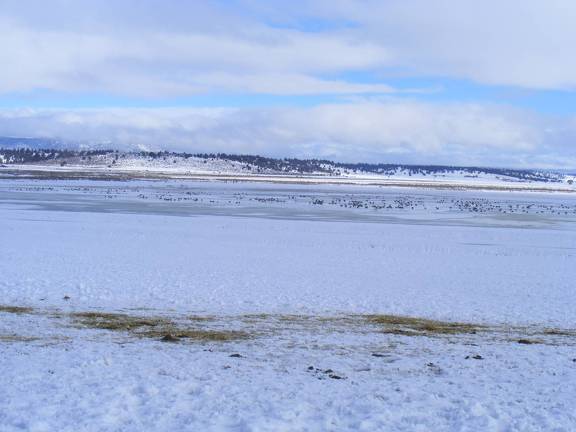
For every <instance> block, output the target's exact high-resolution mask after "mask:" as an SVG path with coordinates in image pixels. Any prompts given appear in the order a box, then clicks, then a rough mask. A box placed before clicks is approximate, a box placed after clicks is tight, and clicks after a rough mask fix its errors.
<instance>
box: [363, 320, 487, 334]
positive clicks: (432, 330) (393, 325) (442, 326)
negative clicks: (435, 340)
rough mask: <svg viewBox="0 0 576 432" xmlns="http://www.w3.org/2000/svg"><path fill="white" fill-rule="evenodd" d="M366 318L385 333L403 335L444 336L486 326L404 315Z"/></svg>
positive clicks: (470, 331)
mask: <svg viewBox="0 0 576 432" xmlns="http://www.w3.org/2000/svg"><path fill="white" fill-rule="evenodd" d="M365 318H366V319H367V320H368V321H369V322H371V323H373V324H376V325H378V326H380V328H381V331H382V332H383V333H389V334H397V335H403V336H442V335H457V334H476V333H478V332H481V331H483V330H486V327H484V326H481V325H476V324H469V323H461V322H450V321H438V320H431V319H426V318H415V317H408V316H402V315H366V316H365Z"/></svg>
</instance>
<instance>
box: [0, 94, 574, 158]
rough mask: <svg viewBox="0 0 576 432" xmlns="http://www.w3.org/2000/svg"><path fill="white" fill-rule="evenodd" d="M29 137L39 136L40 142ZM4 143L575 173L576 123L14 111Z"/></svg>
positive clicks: (452, 111) (385, 114) (370, 115)
mask: <svg viewBox="0 0 576 432" xmlns="http://www.w3.org/2000/svg"><path fill="white" fill-rule="evenodd" d="M30 131H34V132H33V134H31V133H30ZM0 135H4V136H6V135H8V136H31V135H33V136H35V137H53V138H61V139H67V140H73V141H80V142H92V143H94V142H97V143H102V142H111V143H115V144H116V145H119V146H121V147H124V148H138V147H140V148H149V149H171V150H180V151H189V152H229V153H258V154H264V155H270V156H278V157H285V156H294V157H307V158H308V157H319V158H333V159H336V160H345V161H374V162H397V161H404V162H413V163H454V164H456V163H458V164H466V165H504V166H555V167H570V166H572V167H573V166H574V165H576V151H575V149H573V148H570V147H568V146H566V145H564V143H565V142H566V141H567V140H571V139H574V138H576V120H575V119H571V118H567V119H561V118H545V117H540V116H535V115H534V114H530V113H527V112H523V111H518V110H516V109H513V108H510V107H503V106H493V105H478V104H426V103H419V102H415V101H410V102H406V101H398V100H389V101H387V102H378V103H374V102H356V103H348V104H329V105H321V106H317V107H312V108H277V109H242V110H240V109H229V108H227V109H216V108H213V109H180V108H173V109H171V108H161V109H111V110H110V109H106V110H5V111H1V112H0Z"/></svg>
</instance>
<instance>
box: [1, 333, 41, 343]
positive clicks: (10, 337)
mask: <svg viewBox="0 0 576 432" xmlns="http://www.w3.org/2000/svg"><path fill="white" fill-rule="evenodd" d="M37 340H40V338H38V337H32V336H22V335H17V334H0V342H35V341H37Z"/></svg>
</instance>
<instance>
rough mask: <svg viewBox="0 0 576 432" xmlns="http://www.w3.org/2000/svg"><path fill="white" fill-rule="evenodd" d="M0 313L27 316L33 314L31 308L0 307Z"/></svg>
mask: <svg viewBox="0 0 576 432" xmlns="http://www.w3.org/2000/svg"><path fill="white" fill-rule="evenodd" d="M0 312H5V313H13V314H29V313H32V312H34V309H32V308H31V307H24V306H7V305H0Z"/></svg>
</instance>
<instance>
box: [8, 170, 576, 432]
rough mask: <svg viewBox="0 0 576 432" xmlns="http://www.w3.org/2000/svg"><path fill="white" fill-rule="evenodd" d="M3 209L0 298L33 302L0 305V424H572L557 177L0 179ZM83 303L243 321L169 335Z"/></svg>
mask: <svg viewBox="0 0 576 432" xmlns="http://www.w3.org/2000/svg"><path fill="white" fill-rule="evenodd" d="M320 202H321V203H320ZM0 221H1V223H0V275H1V276H0V298H1V300H0V305H3V306H19V307H30V308H32V310H31V311H28V312H23V313H14V312H7V311H5V312H3V311H2V310H1V308H0V358H1V359H2V361H1V362H0V430H2V431H22V430H25V431H28V430H29V431H53V430H58V431H78V430H83V431H142V430H150V431H174V430H178V431H197V430H209V431H210V430H214V431H220V430H238V431H278V430H290V431H299V430H301V431H308V430H334V431H342V430H367V431H374V430H385V431H388V430H394V431H395V430H398V431H404V430H405V431H414V430H422V431H428V430H435V431H443V430H448V431H466V430H469V431H476V430H498V431H499V430H512V431H514V430H518V431H526V430H529V431H530V430H534V431H536V430H558V431H564V430H565V431H570V430H574V428H575V427H576V416H575V415H574V413H573V408H572V407H573V400H574V397H575V396H576V392H575V390H574V388H576V386H575V384H576V361H575V359H576V351H575V348H574V347H575V345H576V333H574V322H576V308H575V307H574V305H576V291H575V290H574V283H573V281H574V277H575V276H576V270H575V269H576V224H575V223H574V222H575V221H576V202H575V201H574V199H573V197H572V195H571V194H566V193H528V192H482V191H439V190H422V189H417V188H414V189H406V188H402V189H398V188H379V187H369V186H344V185H315V186H311V185H280V184H246V183H241V184H238V183H221V182H191V181H178V180H173V181H129V182H103V181H86V180H83V181H55V180H44V181H39V180H35V181H32V180H0ZM65 296H66V297H69V299H68V300H65V299H64V298H65ZM86 311H100V312H115V313H123V314H130V315H135V316H144V317H156V316H161V317H164V318H166V319H170V320H174V321H177V322H189V320H190V319H192V317H194V320H195V321H194V326H195V327H197V328H199V329H211V330H219V331H220V330H222V331H227V330H233V331H242V332H245V333H246V334H248V335H249V336H250V337H249V338H248V339H233V340H231V341H228V342H218V341H204V342H203V341H193V340H182V341H180V342H177V343H165V342H161V341H160V340H159V339H158V338H139V337H135V336H134V335H133V334H132V333H130V332H117V331H110V330H103V329H97V328H83V327H81V326H78V325H75V324H74V320H73V318H71V317H73V314H74V313H77V312H86ZM368 314H387V315H405V316H410V317H422V318H429V319H435V320H445V321H451V322H452V321H454V322H463V323H473V324H475V325H483V326H486V328H487V329H489V331H480V332H478V333H475V332H473V333H462V334H460V333H456V334H447V335H434V334H430V335H419V336H414V335H412V336H407V335H405V334H398V333H394V332H389V331H386V328H383V327H380V326H379V325H376V324H374V322H370V321H367V320H366V317H367V316H368ZM551 330H555V332H556V333H554V332H552V331H551ZM522 339H528V340H531V341H538V342H540V343H535V344H521V343H518V340H522ZM232 354H240V355H241V357H230V355H232ZM474 356H480V357H481V358H474ZM310 367H311V368H312V369H309V368H310ZM331 376H334V377H338V378H341V379H338V378H332V377H331Z"/></svg>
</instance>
